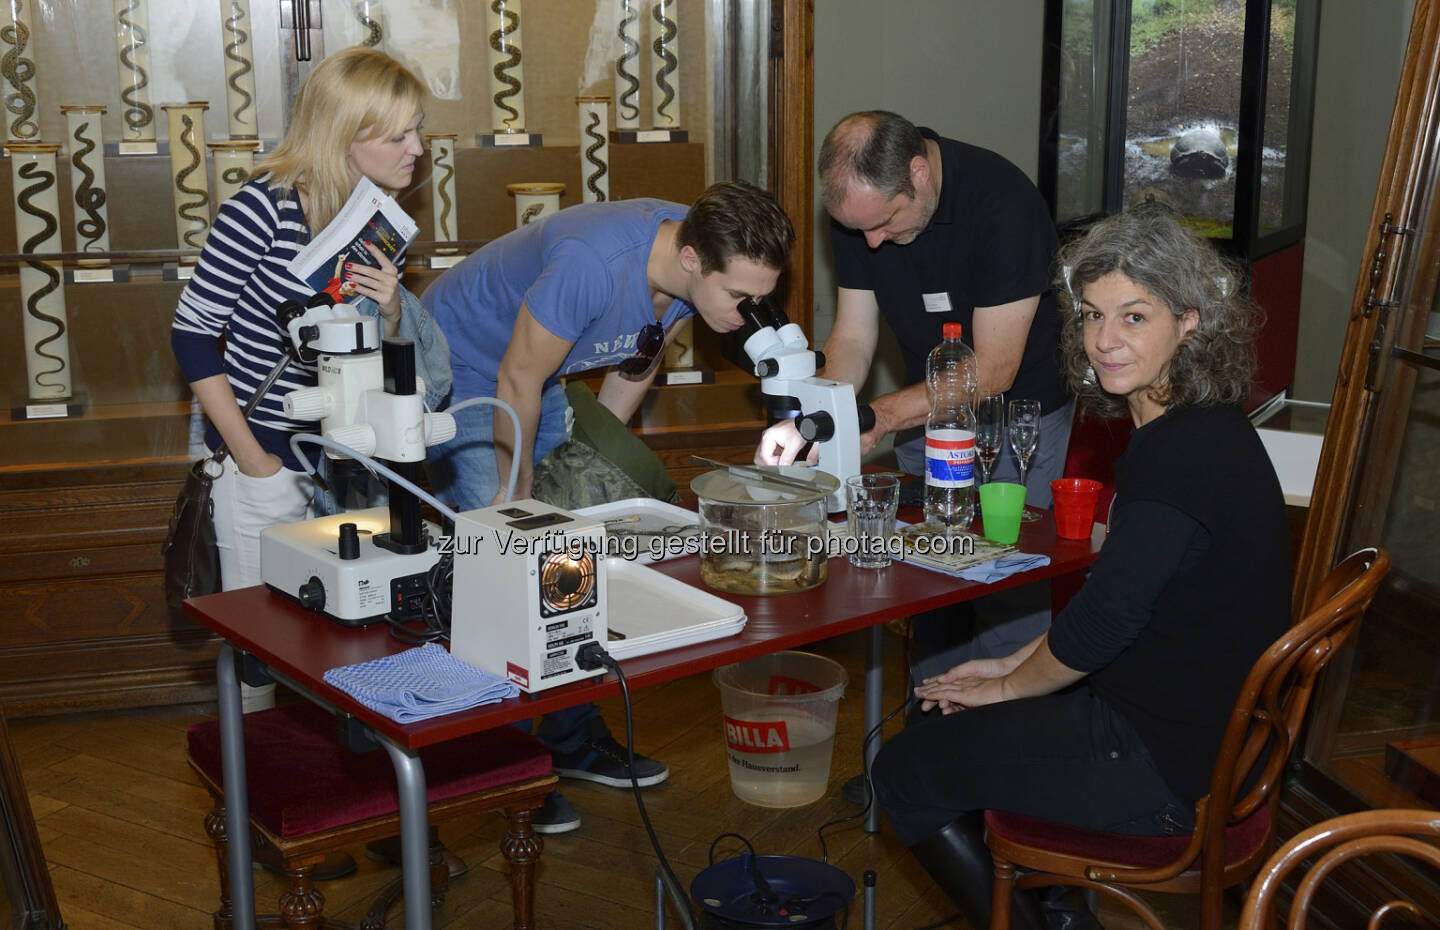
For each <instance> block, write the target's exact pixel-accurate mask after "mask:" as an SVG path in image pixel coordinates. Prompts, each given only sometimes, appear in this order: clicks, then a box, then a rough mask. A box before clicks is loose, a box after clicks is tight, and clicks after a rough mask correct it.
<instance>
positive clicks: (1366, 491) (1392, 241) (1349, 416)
mask: <svg viewBox="0 0 1440 930" xmlns="http://www.w3.org/2000/svg"><path fill="white" fill-rule="evenodd" d="M1437 105H1440V8H1437V5H1436V4H1435V3H1434V2H1432V0H1417V2H1416V3H1415V7H1414V15H1413V22H1412V24H1411V29H1410V38H1409V43H1408V46H1407V48H1406V52H1405V60H1404V64H1403V67H1402V70H1401V74H1400V84H1399V91H1398V93H1397V95H1396V99H1395V104H1394V110H1393V114H1392V116H1391V121H1390V131H1389V136H1388V138H1387V140H1386V145H1385V154H1384V158H1383V161H1382V164H1381V170H1380V177H1379V183H1378V186H1377V188H1376V192H1375V199H1374V205H1373V207H1372V210H1371V215H1370V229H1369V232H1368V235H1367V237H1366V244H1365V252H1364V255H1365V256H1366V259H1365V261H1364V262H1363V264H1362V267H1361V268H1360V273H1359V276H1358V280H1357V281H1356V285H1355V291H1354V297H1353V300H1352V304H1351V312H1350V315H1349V318H1348V321H1347V328H1346V331H1345V341H1344V346H1343V348H1342V350H1341V359H1340V366H1339V371H1338V373H1337V377H1336V381H1335V390H1334V394H1333V396H1332V400H1331V407H1330V415H1329V421H1328V423H1327V424H1326V428H1325V438H1324V442H1323V446H1322V450H1321V455H1320V464H1319V468H1318V471H1317V473H1316V477H1315V485H1314V493H1313V498H1312V502H1311V505H1310V514H1309V519H1308V521H1307V523H1306V527H1305V536H1304V539H1303V542H1302V545H1301V549H1300V553H1299V557H1298V561H1297V565H1296V578H1295V602H1296V603H1297V604H1300V603H1304V602H1305V600H1307V599H1308V598H1309V597H1310V596H1311V595H1312V594H1313V592H1314V591H1315V589H1316V587H1317V585H1318V584H1319V580H1320V578H1321V577H1323V576H1324V574H1325V573H1326V572H1327V571H1328V570H1329V569H1330V567H1331V566H1333V565H1334V564H1336V563H1337V562H1338V561H1339V560H1340V559H1341V558H1343V557H1344V555H1345V554H1347V553H1349V552H1352V551H1354V550H1355V549H1358V548H1361V547H1364V546H1372V545H1379V546H1383V547H1385V549H1386V550H1387V551H1388V552H1389V553H1390V559H1391V568H1390V573H1389V575H1388V576H1387V578H1386V579H1385V581H1384V582H1383V583H1382V585H1381V588H1380V590H1379V592H1378V593H1377V595H1376V598H1375V601H1374V603H1373V604H1372V605H1371V607H1370V610H1369V611H1368V613H1367V614H1366V615H1365V619H1364V620H1363V622H1362V623H1361V624H1360V627H1359V630H1358V631H1357V633H1356V635H1355V636H1354V637H1352V639H1351V641H1350V643H1348V644H1347V646H1346V647H1345V649H1343V650H1342V651H1341V652H1340V653H1339V654H1338V655H1337V656H1336V657H1335V659H1334V661H1332V662H1331V663H1330V666H1329V668H1328V669H1327V671H1326V673H1325V677H1324V678H1323V679H1322V683H1321V687H1320V689H1319V691H1318V693H1317V695H1316V698H1315V707H1314V710H1313V716H1312V718H1311V720H1310V721H1309V724H1308V730H1307V733H1306V736H1305V740H1304V743H1303V745H1302V747H1301V749H1300V751H1299V752H1298V753H1297V755H1298V756H1299V759H1298V762H1297V764H1296V766H1295V771H1294V773H1293V775H1292V777H1291V786H1290V790H1289V791H1288V792H1287V801H1286V804H1285V808H1284V810H1285V813H1286V815H1287V816H1288V817H1290V818H1292V819H1293V821H1294V824H1295V829H1299V828H1302V827H1306V826H1310V825H1312V824H1314V823H1316V822H1318V821H1320V820H1323V819H1325V818H1328V817H1331V816H1334V815H1336V814H1341V813H1349V812H1352V811H1356V810H1363V809H1366V808H1374V807H1399V808H1429V809H1440V714H1437V704H1436V695H1437V692H1440V646H1437V644H1436V638H1435V634H1434V625H1435V618H1436V617H1437V616H1440V560H1437V559H1436V540H1437V539H1440V520H1437V514H1440V506H1437V499H1436V494H1435V477H1436V475H1437V474H1440V306H1437V304H1436V299H1437V296H1440V209H1437V205H1440V204H1437V199H1436V198H1437V193H1440V189H1437V181H1440V109H1437ZM1343 887H1344V891H1345V893H1346V894H1347V895H1349V896H1350V898H1351V899H1353V900H1358V901H1366V900H1368V899H1369V898H1372V897H1373V896H1374V895H1375V894H1376V891H1375V889H1378V888H1391V889H1398V890H1399V891H1400V893H1401V894H1402V896H1403V897H1404V898H1406V899H1408V900H1411V901H1413V902H1415V903H1416V905H1418V906H1419V908H1420V912H1421V913H1424V914H1431V915H1433V914H1436V913H1440V880H1437V878H1436V876H1435V874H1434V873H1433V871H1423V870H1416V869H1415V868H1414V867H1404V866H1402V865H1400V864H1399V863H1396V864H1394V866H1393V868H1388V869H1387V868H1381V869H1380V870H1379V871H1375V870H1371V871H1368V872H1366V873H1362V874H1360V875H1359V876H1357V877H1354V878H1352V880H1351V881H1349V882H1347V883H1345V884H1344V886H1343ZM1343 904H1344V902H1343V901H1341V902H1338V903H1337V906H1336V907H1335V908H1333V909H1332V910H1331V914H1332V918H1333V919H1332V921H1331V925H1334V926H1352V925H1357V923H1358V920H1360V919H1363V918H1362V917H1361V913H1362V912H1361V911H1359V910H1355V911H1351V910H1349V909H1347V908H1345V907H1343ZM1365 913H1368V912H1365ZM1337 915H1338V916H1337Z"/></svg>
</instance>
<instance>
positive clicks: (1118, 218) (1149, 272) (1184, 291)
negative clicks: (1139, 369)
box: [1056, 204, 1261, 417]
mask: <svg viewBox="0 0 1440 930" xmlns="http://www.w3.org/2000/svg"><path fill="white" fill-rule="evenodd" d="M1057 265H1058V267H1059V269H1060V273H1059V276H1058V280H1057V282H1056V283H1057V284H1058V285H1059V288H1058V289H1059V292H1060V293H1059V297H1060V300H1059V306H1060V315H1061V326H1060V364H1061V368H1062V370H1063V371H1064V374H1065V377H1066V379H1067V380H1068V381H1069V382H1070V387H1071V389H1072V390H1074V391H1075V394H1076V396H1077V397H1078V398H1079V399H1080V400H1081V402H1083V403H1084V404H1085V405H1086V406H1087V407H1088V408H1090V409H1091V410H1094V411H1095V412H1096V413H1099V414H1101V415H1103V416H1110V417H1118V416H1124V415H1125V414H1126V413H1127V412H1128V409H1129V408H1128V407H1127V405H1126V403H1125V398H1123V397H1121V396H1119V395H1116V394H1109V393H1107V392H1106V391H1104V390H1103V389H1102V388H1101V387H1100V385H1099V383H1098V381H1097V380H1096V378H1095V374H1094V371H1093V369H1092V368H1091V367H1090V359H1089V358H1088V357H1087V356H1086V354H1085V337H1084V334H1083V330H1082V328H1081V316H1080V309H1081V308H1080V300H1081V298H1082V297H1083V296H1084V292H1085V287H1086V285H1088V284H1090V283H1091V282H1093V281H1097V280H1099V279H1100V278H1103V277H1104V276H1105V275H1107V274H1109V273H1110V272H1112V271H1119V272H1121V273H1122V274H1124V275H1125V276H1126V277H1127V278H1129V279H1130V280H1131V281H1133V282H1135V283H1136V284H1138V285H1140V286H1141V287H1143V288H1145V290H1147V291H1149V292H1150V293H1151V294H1152V295H1153V296H1155V297H1156V298H1158V299H1159V300H1160V301H1161V302H1162V303H1164V304H1165V306H1166V308H1167V309H1169V311H1170V312H1171V313H1173V314H1175V316H1177V317H1179V316H1182V315H1183V314H1184V313H1185V311H1186V310H1188V309H1191V308H1194V309H1195V310H1196V311H1197V312H1198V313H1199V315H1200V322H1199V325H1198V326H1196V327H1195V329H1194V330H1193V331H1192V332H1191V333H1190V334H1189V335H1188V336H1187V337H1186V338H1185V340H1184V341H1183V342H1181V343H1180V345H1179V347H1178V348H1177V349H1176V350H1175V357H1174V358H1173V359H1172V360H1171V362H1170V370H1169V373H1168V376H1167V379H1166V383H1165V384H1164V385H1163V386H1162V387H1161V389H1160V390H1161V391H1163V394H1159V393H1157V394H1156V397H1155V399H1156V400H1158V401H1160V402H1161V403H1163V404H1165V405H1166V406H1172V405H1174V406H1180V405H1194V406H1203V405H1207V404H1233V403H1239V402H1241V401H1243V400H1244V399H1245V398H1246V397H1247V396H1248V395H1249V392H1250V379H1251V377H1252V376H1253V374H1254V371H1255V335H1256V333H1257V332H1258V330H1259V327H1260V323H1261V316H1260V311H1259V310H1258V308H1256V307H1255V306H1254V304H1252V303H1251V302H1250V298H1249V296H1248V293H1247V289H1246V288H1245V287H1244V286H1243V284H1244V272H1243V270H1242V269H1241V268H1240V266H1238V265H1237V264H1236V263H1234V262H1232V261H1230V260H1228V259H1226V258H1225V257H1223V256H1222V255H1220V253H1219V252H1217V251H1216V249H1215V247H1214V246H1213V245H1211V244H1210V243H1209V242H1208V241H1206V240H1205V239H1204V238H1203V237H1201V236H1200V235H1199V234H1198V233H1196V232H1194V231H1193V230H1191V229H1189V228H1187V227H1185V226H1184V225H1182V224H1181V223H1180V221H1179V220H1178V219H1177V218H1176V216H1175V215H1174V214H1173V213H1172V212H1171V211H1170V210H1169V209H1168V208H1166V207H1163V206H1154V205H1149V204H1146V205H1142V206H1139V207H1136V208H1133V209H1131V210H1130V211H1129V212H1127V213H1121V214H1117V215H1115V216H1110V217H1106V218H1105V219H1103V220H1100V221H1099V222H1097V223H1096V224H1095V225H1093V226H1091V227H1090V229H1089V230H1088V231H1087V232H1086V233H1085V234H1084V235H1083V236H1081V237H1080V238H1078V239H1076V240H1074V241H1072V242H1070V243H1068V244H1066V245H1065V246H1064V247H1062V248H1061V250H1060V255H1059V257H1058V258H1057Z"/></svg>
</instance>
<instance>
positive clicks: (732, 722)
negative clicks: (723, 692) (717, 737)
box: [725, 717, 790, 753]
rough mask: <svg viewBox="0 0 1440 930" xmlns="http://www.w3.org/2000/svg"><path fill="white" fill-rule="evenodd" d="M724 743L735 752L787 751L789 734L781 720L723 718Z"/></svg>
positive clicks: (788, 749)
mask: <svg viewBox="0 0 1440 930" xmlns="http://www.w3.org/2000/svg"><path fill="white" fill-rule="evenodd" d="M725 743H726V745H728V746H729V747H730V748H731V749H734V750H735V751H736V752H751V753H761V752H789V751H790V734H789V733H787V732H786V731H785V721H783V720H760V721H755V720H736V719H735V718H733V717H726V718H725Z"/></svg>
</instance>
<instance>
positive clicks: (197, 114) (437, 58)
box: [0, 0, 813, 712]
mask: <svg viewBox="0 0 1440 930" xmlns="http://www.w3.org/2000/svg"><path fill="white" fill-rule="evenodd" d="M811 16H812V4H811V3H809V2H806V0H772V2H769V3H767V2H763V0H550V2H547V3H544V4H539V3H534V2H532V3H530V4H528V5H526V6H524V7H523V8H522V6H521V4H520V3H519V2H518V0H487V2H485V3H468V2H460V0H366V2H363V3H357V2H353V0H211V2H208V3H194V2H191V0H114V2H112V3H96V2H93V0H49V2H46V3H37V2H36V0H10V2H8V3H6V4H4V8H3V9H0V53H3V54H4V66H3V73H0V94H3V96H4V100H5V105H6V112H5V117H6V120H7V122H6V140H7V142H6V148H5V158H6V161H7V162H8V163H9V164H8V167H9V169H10V170H0V204H3V205H4V206H5V207H6V208H8V209H9V210H10V212H11V213H12V216H13V222H3V221H0V315H3V316H0V319H3V321H4V323H3V326H4V329H3V336H4V338H3V340H0V353H3V372H4V374H3V377H4V391H5V393H6V397H7V399H8V403H7V404H6V405H5V411H4V413H3V414H0V530H3V532H0V540H3V541H0V557H3V558H0V564H3V566H4V567H3V568H0V579H3V588H0V604H3V609H4V611H5V615H6V616H8V617H13V618H17V622H15V623H11V624H7V625H6V628H5V629H4V631H3V632H0V701H4V702H7V703H8V704H9V705H10V706H11V707H13V708H15V709H16V710H17V711H19V712H31V711H37V710H38V711H49V710H60V709H71V708H75V707H85V706H104V705H120V704H129V703H143V702H161V701H172V700H186V699H192V698H197V697H202V696H205V695H208V694H209V693H210V687H211V684H210V681H211V679H212V678H213V668H212V667H211V660H212V658H213V644H212V643H211V642H210V640H209V637H208V636H206V635H205V634H204V633H203V632H202V631H201V630H199V629H198V628H194V627H191V626H188V625H185V624H183V623H182V624H177V623H176V622H174V621H172V620H171V619H170V618H169V617H168V616H167V614H166V611H165V610H164V604H163V598H162V596H161V587H160V576H159V570H160V564H161V563H160V552H159V546H160V542H161V540H162V539H163V537H164V533H165V523H166V520H167V518H168V515H169V510H170V505H171V503H172V502H173V500H174V495H175V493H176V491H177V490H178V487H179V484H180V482H181V479H182V476H183V474H184V470H185V466H186V463H187V462H188V461H190V460H192V459H193V458H194V457H195V456H196V455H197V454H198V447H197V445H196V439H197V436H198V435H199V432H198V426H199V423H198V419H197V418H196V416H195V413H194V410H195V408H194V406H193V403H192V398H191V395H190V392H189V389H188V386H187V385H186V384H185V382H184V380H183V378H182V377H181V375H180V372H179V370H178V368H177V366H176V365H175V363H174V360H173V357H172V355H171V351H170V340H169V328H170V320H171V316H172V314H173V311H174V308H175V305H176V302H177V299H178V296H179V294H180V291H181V290H182V289H183V287H184V286H185V282H186V279H187V278H188V275H189V271H190V266H191V265H192V264H193V262H194V260H195V258H196V256H197V255H198V246H200V245H201V244H202V243H203V241H204V236H205V235H206V233H207V232H208V227H209V223H210V221H211V219H212V218H213V216H214V212H215V210H216V207H217V199H218V198H219V197H220V196H223V195H224V193H225V192H227V191H230V190H233V189H234V185H235V184H236V183H237V182H238V180H239V179H240V178H241V177H242V176H243V175H244V174H246V173H247V172H248V171H253V170H254V166H255V165H259V164H262V163H263V161H264V158H265V156H266V153H267V152H268V151H270V150H271V149H272V148H273V147H274V145H275V144H276V142H277V141H278V140H279V139H280V138H281V137H282V136H283V134H284V131H285V126H286V122H287V114H288V110H289V106H290V103H291V101H293V98H294V94H295V91H296V88H297V87H298V86H299V83H300V81H301V80H303V78H304V76H305V74H307V73H308V70H309V68H310V67H311V66H312V65H313V63H314V62H315V61H317V60H319V59H320V58H322V57H323V56H324V55H325V53H326V52H331V51H335V50H337V49H340V48H344V47H347V46H350V45H356V44H366V45H372V46H376V47H379V48H381V49H383V50H385V51H386V52H387V53H389V54H391V55H393V56H394V57H396V58H398V59H400V60H401V61H403V62H405V63H406V64H407V65H408V66H409V67H411V69H412V70H414V71H415V72H416V74H417V75H418V76H420V78H421V79H422V81H423V82H424V83H425V85H426V87H427V89H428V91H429V96H428V98H427V100H426V101H425V119H424V130H425V132H426V133H427V136H428V140H429V141H427V154H426V156H424V157H423V159H422V162H421V164H420V166H419V170H417V171H416V173H415V177H414V181H413V186H412V187H411V188H409V189H408V190H404V191H401V192H399V193H398V194H397V196H396V199H397V200H398V201H399V203H400V205H401V206H402V207H403V208H404V209H405V211H406V212H407V213H409V214H410V215H411V216H412V217H413V218H414V219H415V220H416V222H417V224H418V225H419V227H420V230H421V232H420V237H419V239H418V240H417V241H416V242H414V243H413V244H412V245H411V247H410V249H409V253H408V266H407V269H406V274H405V283H406V285H407V286H408V287H409V288H410V289H411V290H413V291H415V292H416V293H418V294H420V295H421V296H422V299H423V294H424V289H425V287H426V286H427V285H428V284H429V283H430V282H432V281H433V280H434V279H435V278H436V277H437V276H438V275H439V274H440V273H442V271H443V269H444V268H445V267H448V266H449V265H450V264H453V263H454V261H456V260H457V256H463V255H464V254H466V253H468V252H470V251H473V250H474V249H475V248H477V247H479V246H480V245H481V244H482V243H483V242H485V241H487V240H489V239H491V238H494V237H496V236H498V235H501V234H503V233H505V232H507V231H509V230H510V229H513V228H514V227H515V225H516V223H517V212H516V208H515V195H514V194H513V193H512V192H511V190H510V188H511V186H512V185H535V184H549V185H560V186H561V187H562V188H563V190H561V191H560V192H559V196H558V205H559V207H560V208H562V209H563V208H565V207H568V206H571V205H573V204H578V203H581V202H582V201H583V200H589V199H595V198H596V196H597V193H596V192H597V191H598V192H600V196H604V197H607V198H614V199H620V198H628V197H641V196H645V197H659V198H663V199H668V200H674V201H678V202H682V203H688V202H689V201H690V200H692V199H693V198H694V197H695V196H696V195H698V194H699V193H700V192H701V191H702V190H703V189H704V188H705V187H706V186H707V185H708V184H709V183H710V182H712V181H714V180H719V179H724V178H743V179H745V180H749V181H752V182H754V183H757V184H759V185H761V186H764V187H768V188H770V189H771V190H773V191H775V193H776V195H777V197H779V199H780V201H781V204H782V205H783V206H784V207H785V208H786V210H787V212H788V213H789V214H790V216H791V217H792V219H793V220H794V221H795V225H796V229H797V233H798V234H799V242H798V243H797V245H796V248H795V250H794V254H795V258H794V260H793V265H792V267H791V268H790V269H789V271H788V273H787V275H786V276H785V278H784V283H783V284H782V287H783V288H784V293H783V295H782V297H783V299H784V301H785V307H786V310H787V312H788V313H789V315H790V316H791V318H792V319H795V320H797V321H798V322H800V323H801V325H802V327H804V328H805V329H806V330H807V331H808V330H809V328H810V319H811V288H812V283H811V261H812V259H811V251H812V250H811V246H810V237H811V230H810V226H811V222H812V216H813V208H812V198H811V180H810V179H811V174H812V167H811V152H810V148H811V144H812V143H811V124H812V119H811V115H810V107H811V98H812V92H811V45H812V27H811ZM632 18H633V20H634V21H631V19H632ZM496 56H500V57H499V58H498V59H497V60H496V61H492V60H491V58H492V57H496ZM587 126H588V127H589V128H590V130H591V135H590V137H589V138H588V139H587V138H585V137H584V136H582V133H584V132H585V131H586V128H587ZM597 126H604V127H607V128H606V129H605V130H600V131H602V132H603V133H604V140H605V143H606V144H605V145H604V146H603V150H602V149H601V148H600V147H597V146H596V145H595V142H594V132H595V131H596V129H595V127H597ZM587 153H588V154H589V155H590V156H591V157H590V158H588V159H587V158H586V155H587ZM602 156H603V162H601V161H600V160H599V158H600V157H602ZM602 168H603V172H604V173H603V179H604V184H603V185H602V184H600V183H599V181H598V178H597V173H598V172H599V171H600V170H601V169H602ZM437 171H438V172H440V173H442V175H443V176H442V177H440V178H439V179H438V180H435V181H432V174H434V173H436V172H437ZM442 237H443V238H442ZM705 329H706V328H705V327H698V328H697V330H696V332H695V333H694V338H693V344H692V346H691V352H690V353H689V354H688V355H687V356H686V357H685V358H684V359H677V361H676V362H675V364H680V365H684V366H685V367H686V371H687V372H696V373H698V376H697V377H695V378H693V379H687V378H680V377H676V378H672V379H665V380H667V381H669V382H675V383H667V384H664V385H662V386H657V387H656V388H654V389H653V390H652V391H651V393H650V395H649V396H648V397H647V399H646V401H645V403H644V405H643V408H642V410H641V412H640V413H639V414H638V415H637V417H636V420H635V422H634V423H633V424H632V426H633V427H634V428H635V429H636V431H637V432H638V433H639V434H640V435H641V436H642V437H643V438H644V439H645V440H646V441H647V442H648V443H650V444H651V445H652V447H654V448H656V449H657V451H659V453H660V454H661V456H662V458H664V459H665V461H666V462H667V464H668V465H669V466H670V467H671V470H672V474H673V475H674V477H675V478H676V480H677V481H679V482H680V484H681V486H682V487H683V486H686V485H688V479H689V477H690V475H692V474H693V473H695V472H696V471H697V470H698V469H699V468H700V467H701V466H698V465H695V464H693V463H691V462H690V461H689V455H690V453H691V452H692V451H693V452H701V453H703V454H706V455H710V456H716V457H725V458H739V457H743V458H747V459H748V457H749V455H750V452H751V450H752V449H753V446H754V442H755V441H756V439H757V437H758V434H759V431H760V429H761V427H762V426H763V416H764V414H763V407H762V405H761V403H760V400H759V391H758V385H757V384H756V383H755V380H754V378H753V377H751V376H750V375H749V374H748V373H747V372H744V371H741V370H739V369H737V368H735V367H734V366H733V365H732V364H731V363H730V362H728V361H726V360H725V354H726V353H725V351H724V349H725V347H724V346H723V345H722V344H721V340H720V338H719V337H718V336H717V335H716V334H714V333H710V332H708V331H703V330H705ZM686 380H694V381H696V382H699V383H683V384H682V383H679V382H682V381H686Z"/></svg>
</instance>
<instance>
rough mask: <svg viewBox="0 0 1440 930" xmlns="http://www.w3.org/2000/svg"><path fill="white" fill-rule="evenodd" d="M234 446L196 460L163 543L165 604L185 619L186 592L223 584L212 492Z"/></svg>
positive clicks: (264, 385)
mask: <svg viewBox="0 0 1440 930" xmlns="http://www.w3.org/2000/svg"><path fill="white" fill-rule="evenodd" d="M293 358H294V351H293V350H292V349H289V348H288V347H287V349H286V351H285V354H284V355H283V356H282V357H281V359H280V361H278V362H276V363H275V367H274V368H273V369H271V370H270V373H269V374H268V375H266V376H265V380H264V381H262V382H261V383H260V387H259V388H257V389H256V391H255V393H254V394H251V395H250V399H249V400H248V401H246V403H245V407H244V410H243V411H242V412H243V414H244V416H245V419H247V420H248V419H250V413H251V411H253V410H254V409H255V405H256V404H258V403H259V402H260V398H261V397H264V396H265V394H266V392H268V391H269V390H270V388H271V387H272V386H273V385H274V384H275V380H276V379H277V378H279V377H280V373H281V372H282V371H284V370H285V366H286V365H288V364H290V361H291V360H292V359H293ZM229 451H230V450H228V449H226V448H225V442H224V440H221V442H220V446H219V448H217V449H216V450H215V452H214V453H213V454H212V455H210V456H208V457H206V458H203V459H201V460H200V461H198V462H196V463H195V464H194V465H191V466H190V471H189V473H188V474H187V475H186V476H185V486H184V487H182V488H181V489H180V496H178V497H176V498H175V507H174V509H173V510H171V511H170V531H169V533H167V534H166V536H165V542H164V543H162V544H161V546H160V554H161V555H162V556H163V557H164V559H165V607H166V609H167V610H169V612H170V619H171V620H175V621H180V620H183V619H184V617H185V614H184V612H183V611H182V610H181V607H180V602H181V601H183V600H185V598H187V597H199V596H200V595H202V594H214V593H215V592H216V591H219V590H220V582H221V579H220V550H219V548H218V547H217V546H216V543H215V502H214V500H213V499H212V498H211V492H212V491H213V490H214V485H215V479H216V478H219V477H220V475H221V473H222V469H223V468H224V465H223V463H224V461H225V456H226V455H227V454H229Z"/></svg>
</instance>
